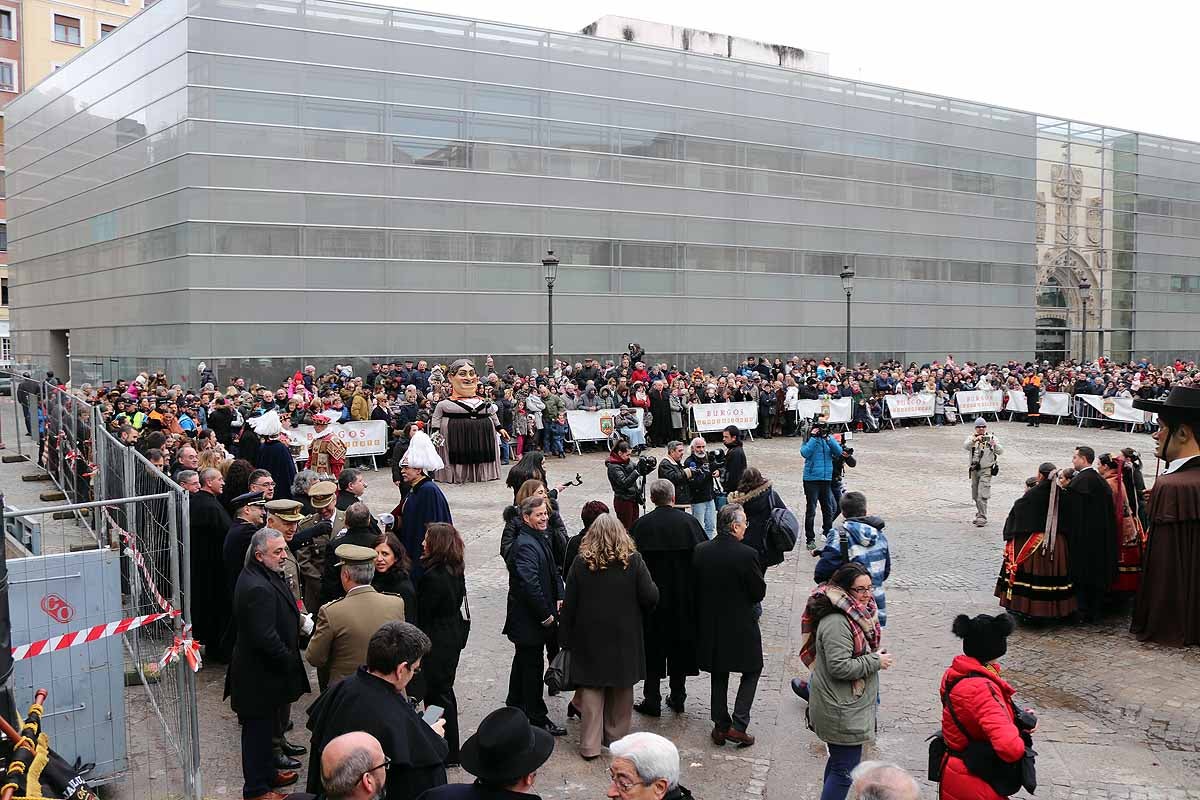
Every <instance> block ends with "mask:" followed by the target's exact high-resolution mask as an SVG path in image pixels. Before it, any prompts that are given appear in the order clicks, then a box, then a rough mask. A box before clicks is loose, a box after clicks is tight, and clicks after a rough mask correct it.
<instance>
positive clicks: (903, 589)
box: [0, 416, 1200, 800]
mask: <svg viewBox="0 0 1200 800" xmlns="http://www.w3.org/2000/svg"><path fill="white" fill-rule="evenodd" d="M7 419H11V416H8V417H6V420H5V421H7ZM993 430H994V432H995V433H996V434H997V436H998V438H999V440H1000V441H1001V443H1002V444H1003V445H1004V446H1005V448H1006V451H1005V454H1004V455H1003V456H1002V458H1001V465H1002V466H1001V472H1000V475H999V476H998V477H997V478H996V481H995V483H994V484H993V499H992V511H991V521H990V522H989V524H988V525H987V527H985V528H983V529H977V528H975V527H973V526H972V525H971V520H972V518H973V516H974V507H973V505H972V503H971V501H970V490H969V486H968V483H967V456H966V453H965V452H964V451H963V450H962V443H963V440H964V437H966V436H967V435H968V433H969V431H968V429H967V428H965V427H961V426H960V427H955V428H930V427H924V426H922V427H913V428H906V429H901V430H897V431H887V432H885V433H881V434H875V435H868V436H859V437H858V438H857V440H856V442H855V446H856V456H857V458H858V464H859V465H858V467H857V468H856V469H853V470H848V471H847V485H848V487H849V488H852V489H856V490H859V491H863V492H865V493H866V494H867V497H868V501H869V505H870V511H871V513H875V514H878V515H881V516H883V517H884V518H885V519H886V520H887V528H886V531H887V534H888V537H889V541H890V543H891V549H892V559H893V567H892V576H891V579H890V580H889V581H888V583H887V584H886V589H887V595H888V627H887V629H886V631H885V633H884V643H885V645H886V646H887V648H888V649H889V650H890V651H891V652H892V653H894V654H895V655H896V659H897V662H896V666H895V667H894V668H893V669H892V670H890V671H888V672H886V673H884V675H883V680H882V706H881V709H880V714H879V733H878V739H877V741H876V743H875V744H874V746H872V747H870V748H868V752H867V756H868V757H872V758H881V759H886V760H890V761H895V762H897V763H899V764H900V765H902V766H904V767H906V768H907V769H909V770H911V771H912V772H914V773H915V774H918V775H922V776H923V773H924V768H925V749H926V744H925V740H926V737H927V736H929V735H930V734H931V733H932V732H933V731H934V730H935V729H936V728H937V726H938V724H939V702H938V695H937V682H938V679H939V677H940V675H941V673H942V671H943V670H944V669H945V667H946V665H947V664H948V663H949V662H950V660H951V659H952V658H953V657H954V655H955V654H957V653H958V652H960V649H959V642H958V640H957V639H955V638H954V637H953V635H952V634H951V633H950V624H951V621H952V620H953V618H954V616H955V615H956V614H958V613H968V614H976V613H981V612H988V613H994V612H995V611H996V610H997V609H998V605H997V601H996V600H995V598H994V597H993V596H992V590H993V588H994V585H995V577H996V574H997V571H998V568H999V565H1000V556H1001V538H1000V531H1001V528H1002V525H1003V521H1004V517H1005V515H1006V514H1007V512H1008V509H1009V507H1010V506H1011V505H1012V502H1013V501H1014V500H1015V499H1016V497H1017V496H1018V495H1019V494H1020V492H1021V491H1022V490H1023V488H1024V481H1025V478H1026V477H1027V476H1029V475H1032V474H1033V473H1034V471H1035V469H1036V466H1037V465H1038V464H1039V463H1040V462H1042V461H1046V460H1050V461H1053V462H1055V463H1056V464H1058V465H1060V466H1063V465H1066V464H1068V463H1069V461H1070V456H1071V450H1072V447H1073V446H1074V445H1076V444H1089V445H1091V446H1093V447H1094V448H1096V450H1097V452H1101V451H1104V450H1115V449H1118V448H1120V447H1123V446H1127V445H1132V446H1134V447H1137V448H1139V449H1141V450H1142V451H1143V453H1147V454H1148V453H1151V452H1152V451H1153V446H1152V442H1151V440H1150V437H1149V436H1147V435H1145V434H1129V433H1125V432H1122V431H1116V430H1097V429H1086V430H1080V429H1078V428H1076V427H1074V426H1070V425H1066V424H1064V425H1062V426H1050V425H1043V426H1042V427H1041V428H1039V429H1036V430H1035V429H1032V428H1028V427H1026V426H1024V425H1023V424H1020V423H1004V422H1002V423H999V424H994V425H993ZM799 445H800V443H799V440H798V439H773V440H769V441H758V442H750V443H748V444H747V445H746V451H747V456H748V459H749V463H750V464H751V465H753V466H756V467H758V468H759V469H760V470H762V471H763V473H764V475H766V476H767V477H768V478H769V479H771V480H772V481H773V482H774V485H775V488H776V489H777V490H778V491H779V493H780V494H781V496H782V497H783V499H784V500H785V501H786V502H787V503H788V504H789V505H790V506H791V507H792V508H793V509H795V510H796V511H797V512H799V513H802V512H803V491H802V486H801V468H802V460H801V458H800V455H799ZM10 451H11V445H10ZM652 453H653V455H656V456H660V457H661V455H662V454H663V453H662V451H661V449H660V450H657V451H652ZM548 468H549V471H550V478H551V481H552V482H557V481H561V480H566V479H568V478H571V477H574V475H575V473H576V472H579V473H580V474H581V475H582V476H583V485H582V486H579V487H572V488H570V489H567V490H566V491H564V492H563V494H562V496H561V498H560V499H561V504H562V513H563V517H564V519H566V520H567V524H568V529H569V530H570V531H571V532H572V533H573V532H575V531H576V530H578V528H579V522H578V520H579V510H580V508H581V507H582V505H583V504H584V503H585V502H586V501H588V500H591V499H594V498H599V499H602V500H605V501H606V502H610V501H611V497H612V492H611V491H610V490H609V487H608V482H607V480H606V478H605V473H604V467H603V455H602V454H600V453H586V454H584V455H583V456H571V457H568V458H567V459H565V460H563V461H559V460H556V459H551V460H550V461H549V463H548ZM1154 468H1155V464H1154V459H1153V457H1150V459H1149V460H1148V461H1147V465H1146V470H1147V473H1148V474H1147V481H1148V482H1152V480H1153V473H1154ZM27 469H28V468H27V467H26V468H22V467H21V466H20V465H4V468H3V470H0V482H2V483H3V485H4V488H5V489H9V488H10V487H13V485H14V481H15V476H16V474H18V472H19V471H25V470H27ZM368 481H369V485H370V488H369V489H368V493H367V499H368V500H369V501H370V504H371V506H372V508H373V509H374V510H375V511H377V512H381V511H388V510H391V508H392V507H393V506H394V505H395V503H396V500H397V492H396V490H395V488H394V487H393V486H392V484H391V481H390V474H389V473H387V472H385V471H383V470H380V471H379V472H378V473H369V477H368ZM444 490H445V493H446V496H447V498H448V499H449V502H450V507H451V510H452V512H453V514H454V519H455V522H456V524H457V526H458V528H459V530H460V531H461V532H462V533H463V536H464V537H465V539H466V540H467V543H468V547H467V566H468V572H467V584H468V591H469V593H470V597H471V608H472V611H473V612H474V617H475V620H474V624H473V627H472V632H471V640H470V643H469V644H468V646H467V650H466V651H465V652H464V654H463V658H462V663H461V666H460V667H459V673H458V683H457V691H458V698H459V704H460V708H461V722H462V730H463V736H464V738H465V737H466V736H468V735H469V734H470V733H471V732H473V731H474V729H475V727H476V725H477V724H478V722H479V720H480V719H481V718H482V717H483V716H484V715H485V714H487V713H488V712H490V711H491V710H493V709H495V708H497V707H498V706H500V705H501V704H502V703H503V700H504V695H505V692H506V688H507V679H508V671H509V663H510V660H511V657H512V646H511V645H510V644H509V642H508V641H507V639H505V638H504V637H503V636H502V635H501V634H500V629H501V627H502V624H503V618H504V609H505V598H506V593H507V583H508V580H507V573H506V571H505V568H504V564H503V562H502V561H501V559H500V557H499V555H498V552H497V551H498V543H499V537H500V531H501V519H500V513H501V510H502V508H503V507H504V505H505V504H506V503H507V502H508V501H509V500H510V499H511V494H510V493H509V491H508V489H507V488H506V487H505V486H504V485H503V484H502V483H499V482H493V483H489V484H477V485H468V486H446V487H444ZM813 565H814V559H812V558H811V556H809V555H808V554H807V553H805V552H803V551H802V550H799V551H797V552H794V553H792V554H790V555H789V557H788V558H787V560H786V561H785V562H784V563H783V564H781V565H780V566H778V567H776V568H773V569H772V570H770V572H769V573H768V590H767V598H766V601H765V602H764V604H763V606H764V608H763V617H762V630H763V645H764V648H765V651H766V653H765V656H766V666H765V669H764V672H763V677H762V681H761V683H760V684H759V692H758V698H757V700H756V702H755V705H754V710H753V718H752V721H751V726H750V731H751V733H753V734H754V735H755V736H756V737H757V739H758V743H757V744H756V745H755V746H754V747H752V748H748V749H743V750H737V749H734V748H733V746H731V745H727V746H725V747H717V746H715V745H713V744H712V743H711V741H710V740H709V738H708V733H709V731H710V729H711V727H712V726H711V723H710V722H709V718H708V681H707V676H705V675H701V676H700V677H698V678H693V679H691V680H690V681H689V687H688V689H689V697H688V701H687V709H686V711H685V713H683V714H674V713H672V712H670V711H666V712H665V713H664V716H663V717H662V718H660V719H647V718H643V717H639V716H638V715H636V714H635V715H634V727H635V729H645V730H652V731H655V732H657V733H661V734H662V735H664V736H667V737H669V738H670V739H671V740H673V741H674V742H675V743H676V744H677V745H678V747H679V749H680V752H681V755H682V762H683V782H684V783H685V784H686V785H687V786H689V787H690V788H691V789H692V791H693V793H694V795H695V796H696V797H697V798H704V800H713V799H714V798H733V797H741V796H748V797H752V798H759V797H772V798H815V797H817V796H818V795H819V793H820V780H821V774H822V769H823V766H824V758H825V753H824V747H823V745H822V744H821V743H820V742H819V741H818V740H817V738H816V737H815V736H814V735H813V733H812V732H811V731H809V730H808V729H807V728H806V726H805V722H804V706H803V703H801V702H800V701H799V700H798V699H797V698H796V697H795V696H794V695H793V694H792V693H791V691H790V689H789V688H788V681H789V679H790V678H791V677H792V676H793V675H797V674H800V673H801V671H802V668H801V667H800V662H799V658H798V656H797V652H798V650H799V640H800V613H801V610H802V608H803V605H804V601H805V599H806V597H807V595H808V592H809V590H810V588H811V586H812V568H813ZM1128 622H1129V609H1128V606H1123V607H1117V608H1114V609H1113V610H1112V611H1111V613H1109V614H1108V615H1107V616H1106V618H1105V619H1104V621H1103V622H1102V623H1100V624H1096V625H1089V626H1065V627H1064V626H1055V627H1024V626H1023V627H1020V628H1019V629H1018V631H1017V632H1016V633H1015V634H1014V635H1013V636H1012V638H1011V639H1010V640H1009V652H1008V655H1007V656H1006V657H1005V658H1004V659H1003V661H1002V664H1003V666H1004V675H1005V677H1007V678H1008V679H1009V680H1010V681H1011V682H1012V683H1013V684H1014V685H1015V686H1016V688H1017V692H1018V699H1019V700H1020V702H1021V703H1022V704H1023V705H1029V706H1032V707H1034V708H1035V709H1036V710H1037V712H1038V714H1039V716H1040V718H1041V726H1040V729H1039V731H1038V734H1037V737H1036V740H1035V746H1036V748H1037V750H1038V753H1039V757H1038V773H1039V779H1040V783H1041V786H1040V787H1039V789H1038V792H1037V797H1038V798H1067V797H1089V798H1090V797H1095V798H1101V797H1104V798H1184V797H1187V798H1200V784H1198V782H1197V776H1200V752H1198V745H1200V650H1198V649H1196V648H1193V649H1190V650H1173V649H1168V648H1162V647H1158V646H1154V645H1143V644H1139V643H1138V642H1136V641H1135V640H1134V639H1133V637H1132V636H1131V635H1130V634H1129V632H1128ZM199 677H200V697H199V705H200V710H201V741H202V745H201V746H202V752H203V759H204V763H203V775H204V786H205V795H206V796H209V797H240V791H241V771H240V766H239V764H240V762H239V758H238V738H237V733H236V731H237V726H236V721H235V720H234V718H233V715H232V714H231V712H230V711H229V707H228V704H227V703H224V702H222V700H221V688H222V684H223V680H224V669H223V668H222V667H216V666H214V667H208V668H205V669H204V670H203V671H202V672H201V673H200V676H199ZM313 685H314V687H315V685H316V680H315V677H314V680H313ZM636 695H637V697H638V698H640V696H641V690H640V687H639V688H638V689H637V692H636ZM310 699H311V697H307V698H303V699H302V700H301V702H300V703H298V704H296V706H295V707H294V714H295V720H296V723H297V732H296V734H294V735H293V738H294V739H296V740H299V741H302V742H303V743H304V744H307V741H306V738H307V737H306V736H304V735H303V734H302V732H303V708H304V706H305V705H306V704H307V702H308V701H309V700H310ZM549 704H550V708H551V716H552V717H553V718H554V719H555V720H556V721H557V722H559V723H560V724H566V697H558V698H551V699H550V701H549ZM568 728H569V729H570V733H569V734H568V735H567V736H565V737H563V738H560V739H559V740H558V748H557V750H556V752H555V754H554V756H553V757H552V758H551V760H550V762H549V763H548V764H546V766H545V767H544V768H543V769H542V770H540V772H539V775H538V782H537V787H536V791H537V792H538V793H539V794H541V796H542V797H544V798H600V797H603V796H604V793H605V790H606V788H607V777H606V775H607V773H606V768H607V764H606V763H605V761H604V759H601V760H599V761H595V762H590V763H589V762H584V761H583V760H582V759H581V758H579V756H578V755H577V754H576V751H575V748H576V746H577V744H578V723H577V722H571V723H570V724H569V725H568ZM451 780H456V781H469V780H471V778H470V776H468V775H466V774H465V773H463V772H461V771H458V770H455V771H452V774H451ZM935 792H936V788H935V787H933V786H931V785H928V784H926V793H927V796H934V794H935Z"/></svg>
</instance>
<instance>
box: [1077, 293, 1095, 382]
mask: <svg viewBox="0 0 1200 800" xmlns="http://www.w3.org/2000/svg"><path fill="white" fill-rule="evenodd" d="M1091 288H1092V284H1091V283H1089V282H1088V279H1087V278H1084V279H1083V280H1082V281H1080V283H1079V299H1080V301H1081V302H1082V303H1083V357H1082V359H1081V360H1082V361H1083V363H1084V364H1086V363H1087V333H1088V331H1087V301H1088V291H1089V290H1090V289H1091Z"/></svg>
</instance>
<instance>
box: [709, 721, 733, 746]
mask: <svg viewBox="0 0 1200 800" xmlns="http://www.w3.org/2000/svg"><path fill="white" fill-rule="evenodd" d="M729 731H730V729H729V728H722V727H721V726H720V725H714V726H713V729H712V740H713V744H725V735H726V734H727V733H729Z"/></svg>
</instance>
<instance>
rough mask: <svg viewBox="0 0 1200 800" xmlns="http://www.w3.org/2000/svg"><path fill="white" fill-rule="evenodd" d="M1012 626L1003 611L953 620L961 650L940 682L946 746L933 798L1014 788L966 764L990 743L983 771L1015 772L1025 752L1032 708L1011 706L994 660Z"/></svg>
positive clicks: (989, 794) (990, 799)
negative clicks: (938, 791) (960, 653)
mask: <svg viewBox="0 0 1200 800" xmlns="http://www.w3.org/2000/svg"><path fill="white" fill-rule="evenodd" d="M1014 627H1015V623H1014V621H1013V618H1012V617H1010V616H1009V615H1008V614H997V615H996V616H989V615H988V614H979V615H978V616H975V617H968V616H967V615H966V614H959V615H958V617H956V618H955V620H954V626H953V628H952V630H953V631H954V635H955V636H958V637H959V638H960V639H962V640H963V645H962V647H963V652H962V655H959V656H955V657H954V661H953V662H952V663H951V664H950V668H949V669H948V670H946V673H945V674H944V675H943V676H942V682H941V696H942V735H943V736H944V737H945V739H946V748H947V750H948V751H949V752H948V753H947V755H946V756H945V758H944V760H943V762H942V781H941V783H942V788H941V792H940V793H939V797H941V798H943V800H1000V798H1003V797H1008V796H1010V795H1011V794H1015V793H1016V790H1017V789H1019V788H1020V786H1019V785H1018V786H1017V787H1015V788H1013V789H1012V791H1008V789H1007V788H1005V787H1003V786H998V784H1001V783H1002V781H998V780H995V779H994V778H995V776H994V775H993V776H988V775H984V774H982V770H981V771H980V773H979V774H977V773H976V772H974V771H972V770H970V769H968V768H967V765H966V760H970V761H972V765H973V766H975V764H974V762H975V761H976V759H977V756H978V753H977V752H976V751H979V750H982V751H984V752H986V751H987V750H988V749H989V748H990V750H991V751H992V752H993V753H994V756H989V758H988V759H985V763H988V762H990V766H991V767H992V769H990V770H988V771H989V772H993V773H996V772H999V773H1003V774H1004V775H1005V776H1008V777H1011V775H1012V774H1017V775H1019V774H1020V773H1019V770H1018V768H1017V767H1016V765H1017V764H1018V762H1020V761H1021V759H1022V758H1024V757H1025V747H1026V745H1027V744H1030V743H1031V741H1032V740H1031V738H1030V736H1031V734H1032V733H1033V731H1034V730H1036V728H1037V719H1036V717H1034V716H1033V712H1032V711H1029V710H1028V709H1026V710H1025V711H1024V712H1019V711H1018V709H1017V707H1016V705H1014V703H1013V693H1014V691H1015V690H1014V689H1013V687H1012V685H1011V684H1009V683H1008V681H1006V680H1004V679H1003V678H1001V677H1000V665H999V664H997V663H996V662H997V660H998V659H999V658H1001V657H1002V656H1003V655H1004V654H1005V653H1006V652H1007V651H1008V636H1009V634H1011V633H1012V632H1013V628H1014ZM1018 714H1020V721H1021V723H1022V726H1019V725H1018ZM968 750H969V752H968ZM989 777H991V778H992V780H990V781H989ZM998 788H1004V789H1005V792H1006V793H1004V794H1001V793H1000V791H998Z"/></svg>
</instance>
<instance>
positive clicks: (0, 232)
mask: <svg viewBox="0 0 1200 800" xmlns="http://www.w3.org/2000/svg"><path fill="white" fill-rule="evenodd" d="M7 250H8V223H6V222H0V252H6V251H7Z"/></svg>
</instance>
